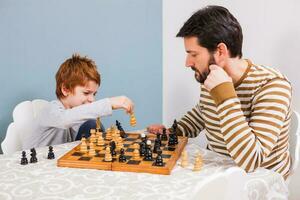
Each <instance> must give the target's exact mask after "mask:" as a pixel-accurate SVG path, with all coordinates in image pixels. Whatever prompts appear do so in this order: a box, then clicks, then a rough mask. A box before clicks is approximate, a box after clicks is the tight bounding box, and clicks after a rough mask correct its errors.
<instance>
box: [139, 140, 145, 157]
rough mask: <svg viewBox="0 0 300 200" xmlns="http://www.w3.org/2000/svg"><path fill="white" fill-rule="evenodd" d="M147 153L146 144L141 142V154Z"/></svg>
mask: <svg viewBox="0 0 300 200" xmlns="http://www.w3.org/2000/svg"><path fill="white" fill-rule="evenodd" d="M145 153H146V144H145V143H144V142H140V156H144V155H145Z"/></svg>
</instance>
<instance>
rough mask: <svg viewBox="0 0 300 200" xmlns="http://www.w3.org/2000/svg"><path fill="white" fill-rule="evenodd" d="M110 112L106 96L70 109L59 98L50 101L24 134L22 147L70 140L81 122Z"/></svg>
mask: <svg viewBox="0 0 300 200" xmlns="http://www.w3.org/2000/svg"><path fill="white" fill-rule="evenodd" d="M111 114H112V106H111V103H110V101H109V99H108V98H105V99H101V100H98V101H95V102H93V103H90V104H84V105H80V106H76V107H74V108H71V109H65V108H64V106H63V104H62V103H61V102H60V101H59V100H55V101H52V102H50V103H49V104H48V105H47V106H46V107H45V108H44V109H43V110H42V111H41V113H40V114H39V117H38V119H37V121H36V122H34V124H33V131H32V132H31V133H25V134H24V135H25V138H24V139H23V149H29V148H33V147H41V146H48V145H55V144H62V143H66V142H72V141H74V139H75V138H76V135H77V132H78V129H79V127H80V125H81V124H82V123H84V122H85V121H87V120H89V119H96V118H97V117H103V116H107V115H111Z"/></svg>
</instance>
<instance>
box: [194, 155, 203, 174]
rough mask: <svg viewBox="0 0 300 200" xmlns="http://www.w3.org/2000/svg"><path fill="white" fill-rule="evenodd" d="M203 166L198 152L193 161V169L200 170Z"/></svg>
mask: <svg viewBox="0 0 300 200" xmlns="http://www.w3.org/2000/svg"><path fill="white" fill-rule="evenodd" d="M202 166H203V160H202V156H201V154H200V153H199V152H198V153H197V154H196V158H195V163H194V169H193V171H200V170H201V168H202Z"/></svg>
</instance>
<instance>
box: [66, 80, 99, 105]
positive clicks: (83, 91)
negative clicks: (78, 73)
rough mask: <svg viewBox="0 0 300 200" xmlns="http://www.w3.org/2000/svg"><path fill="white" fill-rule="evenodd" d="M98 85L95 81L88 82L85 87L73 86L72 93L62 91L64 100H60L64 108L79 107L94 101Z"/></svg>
mask: <svg viewBox="0 0 300 200" xmlns="http://www.w3.org/2000/svg"><path fill="white" fill-rule="evenodd" d="M98 87H99V85H98V84H97V83H96V82H95V81H88V83H87V84H86V85H85V86H80V85H78V86H75V88H74V91H73V92H72V91H70V90H66V89H64V88H63V89H62V92H63V94H64V95H65V98H64V99H63V100H62V101H63V104H64V106H65V108H67V109H68V108H73V107H76V106H79V105H83V104H87V103H92V102H93V101H95V95H96V93H97V90H98Z"/></svg>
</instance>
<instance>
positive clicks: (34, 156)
mask: <svg viewBox="0 0 300 200" xmlns="http://www.w3.org/2000/svg"><path fill="white" fill-rule="evenodd" d="M30 151H31V153H30V156H31V157H30V163H36V162H37V161H38V159H37V157H36V151H35V148H32V149H30Z"/></svg>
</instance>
